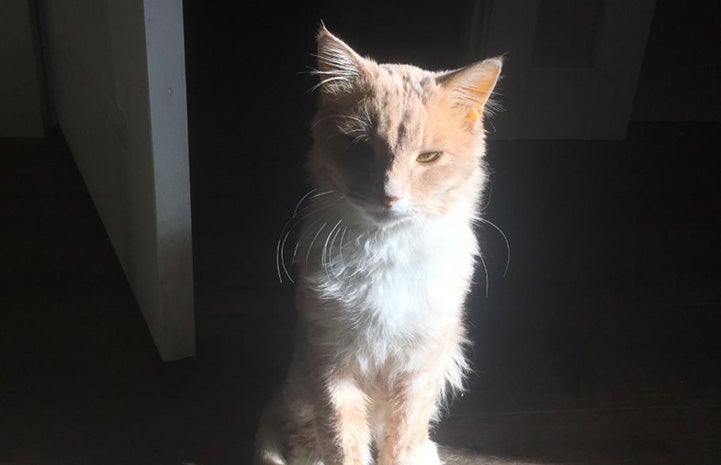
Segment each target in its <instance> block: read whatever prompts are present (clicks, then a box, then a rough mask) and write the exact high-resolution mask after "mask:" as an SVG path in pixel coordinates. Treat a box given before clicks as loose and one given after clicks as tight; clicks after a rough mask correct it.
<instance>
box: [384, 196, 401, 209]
mask: <svg viewBox="0 0 721 465" xmlns="http://www.w3.org/2000/svg"><path fill="white" fill-rule="evenodd" d="M396 202H398V197H393V196H391V195H385V194H383V205H385V207H386V208H391V207H392V206H393V204H394V203H396Z"/></svg>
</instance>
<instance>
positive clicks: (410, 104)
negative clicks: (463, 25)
mask: <svg viewBox="0 0 721 465" xmlns="http://www.w3.org/2000/svg"><path fill="white" fill-rule="evenodd" d="M500 71H501V60H500V59H498V58H493V59H488V60H485V61H481V62H477V63H474V64H471V65H469V66H466V67H464V68H461V69H458V70H454V71H448V72H432V71H425V70H422V69H420V68H417V67H414V66H409V65H399V64H379V63H376V62H375V61H373V60H371V59H368V58H364V57H362V56H360V55H359V54H357V53H356V52H355V51H353V50H352V49H351V48H350V47H349V46H348V45H346V44H345V43H344V42H342V41H341V40H340V39H338V38H337V37H336V36H334V35H333V34H331V33H330V32H328V30H327V29H325V27H321V29H320V31H319V33H318V70H317V74H318V75H319V77H320V82H319V84H318V85H317V88H318V90H319V94H320V101H319V109H318V114H317V116H316V119H315V121H314V123H313V136H314V145H313V149H312V151H311V155H310V160H309V168H310V172H311V175H312V176H313V179H314V181H315V183H316V184H317V187H319V188H320V189H322V190H332V191H334V192H335V193H336V194H337V195H338V196H340V197H342V198H343V199H345V201H346V202H348V204H349V206H350V207H351V209H352V210H355V211H357V212H358V213H359V214H360V217H362V218H365V219H366V220H368V221H370V222H373V223H375V224H379V225H383V224H388V223H395V222H397V221H401V220H404V219H407V218H417V217H432V216H439V215H444V214H446V213H448V212H449V211H452V210H454V208H455V207H458V206H465V207H468V208H475V205H476V203H477V199H478V196H479V194H480V191H481V189H482V187H483V183H484V181H485V178H486V175H485V172H484V169H483V163H482V161H481V158H482V157H483V155H484V153H485V142H484V128H483V116H484V110H487V108H488V99H489V97H490V95H491V92H492V91H493V88H494V86H495V85H496V81H497V80H498V76H499V73H500Z"/></svg>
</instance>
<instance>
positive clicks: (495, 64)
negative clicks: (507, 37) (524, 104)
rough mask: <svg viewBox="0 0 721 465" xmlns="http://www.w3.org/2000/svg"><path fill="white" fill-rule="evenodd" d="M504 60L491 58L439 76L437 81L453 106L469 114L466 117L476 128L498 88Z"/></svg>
mask: <svg viewBox="0 0 721 465" xmlns="http://www.w3.org/2000/svg"><path fill="white" fill-rule="evenodd" d="M502 66H503V60H502V59H501V58H500V57H498V58H489V59H487V60H483V61H479V62H476V63H473V64H471V65H468V66H466V67H464V68H461V69H457V70H455V71H450V72H448V73H446V74H443V75H441V76H438V77H437V78H436V81H437V82H438V83H439V84H440V85H441V87H443V88H445V89H446V90H447V92H448V96H449V100H450V102H451V105H453V106H454V107H459V108H461V109H463V110H464V111H465V112H467V114H466V117H467V119H468V120H469V121H468V123H470V124H471V125H472V126H476V123H477V121H478V120H479V119H480V116H481V114H483V111H484V109H485V107H486V104H487V103H488V99H489V98H490V97H491V93H492V92H493V89H494V88H495V87H496V83H497V82H498V77H499V76H500V74H501V68H502Z"/></svg>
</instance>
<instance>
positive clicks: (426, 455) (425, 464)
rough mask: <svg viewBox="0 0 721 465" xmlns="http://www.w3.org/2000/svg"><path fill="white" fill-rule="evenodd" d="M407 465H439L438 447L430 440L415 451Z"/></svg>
mask: <svg viewBox="0 0 721 465" xmlns="http://www.w3.org/2000/svg"><path fill="white" fill-rule="evenodd" d="M408 463H409V465H441V464H442V462H441V459H440V458H439V457H438V447H437V446H436V443H435V442H433V441H431V440H430V439H429V440H428V441H426V442H425V443H424V444H423V445H422V446H420V447H419V448H418V449H416V450H415V451H414V452H413V454H411V456H410V457H409V462H408Z"/></svg>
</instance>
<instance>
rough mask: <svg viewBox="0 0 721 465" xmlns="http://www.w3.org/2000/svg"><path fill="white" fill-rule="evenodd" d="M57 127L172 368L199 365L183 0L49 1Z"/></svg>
mask: <svg viewBox="0 0 721 465" xmlns="http://www.w3.org/2000/svg"><path fill="white" fill-rule="evenodd" d="M40 8H41V14H42V17H43V23H44V24H43V26H44V27H43V35H44V40H45V42H46V45H47V48H48V50H47V56H48V62H49V63H48V65H49V66H48V67H49V70H48V71H49V73H48V74H49V80H50V84H51V86H50V87H51V93H52V94H53V100H54V107H55V112H56V114H57V119H58V123H59V125H60V127H61V129H62V132H63V134H64V135H65V138H66V140H67V142H68V145H69V146H70V150H71V151H72V153H73V156H74V158H75V161H76V163H77V165H78V168H79V170H80V172H81V174H82V176H83V179H84V181H85V183H86V185H87V188H88V191H89V192H90V195H91V197H92V199H93V202H94V203H95V206H96V208H97V210H98V212H99V214H100V217H101V219H102V221H103V224H104V226H105V229H106V231H107V233H108V236H109V237H110V241H111V242H112V245H113V248H114V249H115V252H116V254H117V256H118V259H119V261H120V264H121V266H122V267H123V270H124V272H125V275H126V276H127V278H128V282H129V283H130V287H131V288H132V290H133V293H134V294H135V297H136V299H137V302H138V305H139V307H140V310H141V311H142V313H143V315H144V317H145V320H146V322H147V324H148V327H149V328H150V332H151V334H152V336H153V338H154V340H155V343H156V345H157V348H158V351H159V352H160V356H161V358H162V359H163V360H174V359H179V358H183V357H187V356H190V355H193V353H194V350H195V322H194V315H193V274H192V254H191V222H190V187H189V166H188V142H187V117H186V97H185V63H184V61H185V58H184V48H183V17H182V3H181V0H93V1H82V0H43V1H41V2H40Z"/></svg>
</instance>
